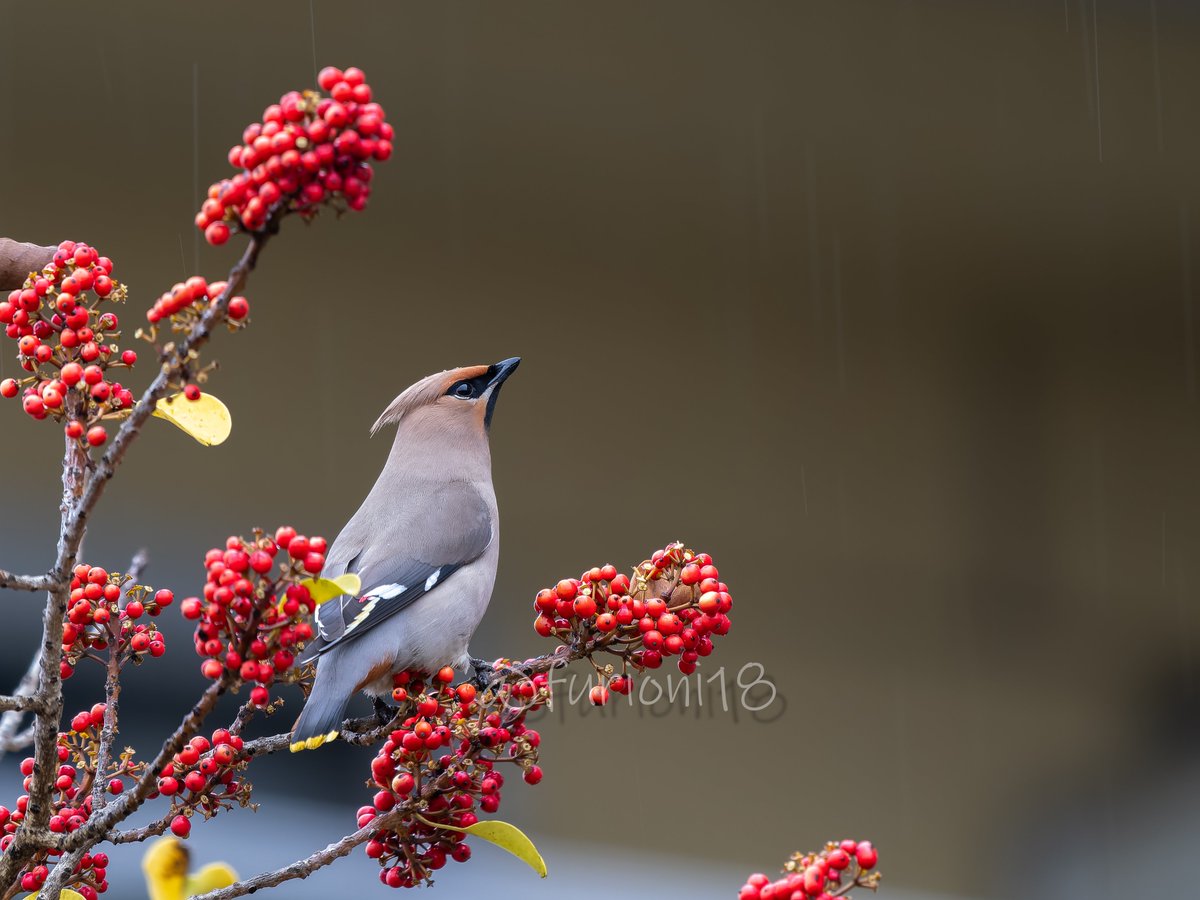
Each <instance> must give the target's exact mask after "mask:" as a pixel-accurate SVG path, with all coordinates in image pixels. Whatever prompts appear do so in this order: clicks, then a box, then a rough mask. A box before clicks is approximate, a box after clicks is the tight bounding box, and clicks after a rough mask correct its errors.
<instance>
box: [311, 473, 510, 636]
mask: <svg viewBox="0 0 1200 900" xmlns="http://www.w3.org/2000/svg"><path fill="white" fill-rule="evenodd" d="M420 506H421V507H422V509H421V510H420V513H419V514H418V515H413V510H412V508H411V507H409V508H408V509H406V510H403V511H397V513H396V515H397V521H393V522H385V521H380V522H378V523H372V522H370V516H364V519H363V523H362V526H361V527H360V528H358V529H356V530H358V531H359V532H360V533H359V534H353V533H350V534H347V533H344V534H342V535H339V536H338V540H337V541H336V542H335V546H334V547H332V548H330V556H331V557H333V556H334V553H335V552H338V553H339V554H340V555H346V553H347V551H346V549H345V548H344V546H343V547H342V548H339V547H338V546H337V544H340V543H342V541H343V540H354V539H356V538H357V542H358V543H360V544H361V546H362V547H363V549H362V550H361V551H360V552H357V553H355V554H354V555H353V558H352V559H350V561H349V562H348V564H347V565H346V567H345V571H347V572H355V573H357V574H358V577H359V579H360V580H361V582H362V586H363V593H362V594H361V595H360V596H358V597H350V596H346V597H342V598H341V600H340V601H330V602H329V603H326V604H324V605H322V606H321V607H320V608H319V610H318V613H317V634H318V641H317V645H316V646H314V647H312V648H311V650H310V653H309V654H306V655H308V656H309V657H310V658H311V657H313V656H319V655H320V654H322V653H324V652H326V651H327V650H329V649H330V648H332V647H334V646H337V645H340V644H344V643H346V642H347V641H351V640H354V639H355V638H357V637H359V636H360V635H362V634H365V633H366V632H367V631H369V630H371V629H372V628H374V627H375V626H376V625H378V624H379V623H380V622H384V621H386V620H387V619H389V618H390V617H391V616H393V615H395V614H396V613H398V612H400V611H401V610H402V609H404V608H405V607H407V606H410V605H412V604H413V603H415V602H416V601H417V600H419V599H420V598H421V597H423V596H425V595H426V594H427V593H429V592H430V591H432V590H433V589H434V588H436V587H437V586H438V585H440V584H444V583H445V582H446V580H447V579H448V578H450V576H451V575H453V574H454V572H455V571H457V570H458V569H460V568H462V567H463V566H465V565H467V564H469V563H471V562H473V561H474V560H476V559H478V558H479V557H480V555H482V554H483V551H484V550H486V549H487V546H488V544H490V543H491V541H492V536H493V535H492V522H491V515H490V514H489V511H488V505H487V503H486V502H485V501H484V499H483V497H482V496H481V495H480V493H479V491H478V490H477V489H476V488H475V486H474V485H472V484H470V483H468V482H462V481H454V482H447V483H444V484H441V485H438V486H436V487H434V488H432V489H431V490H430V491H429V492H428V493H427V494H425V495H424V497H423V499H422V502H421V503H420ZM363 513H364V511H363V510H360V513H359V515H360V516H362V515H363ZM349 531H350V527H349V526H348V527H347V532H349Z"/></svg>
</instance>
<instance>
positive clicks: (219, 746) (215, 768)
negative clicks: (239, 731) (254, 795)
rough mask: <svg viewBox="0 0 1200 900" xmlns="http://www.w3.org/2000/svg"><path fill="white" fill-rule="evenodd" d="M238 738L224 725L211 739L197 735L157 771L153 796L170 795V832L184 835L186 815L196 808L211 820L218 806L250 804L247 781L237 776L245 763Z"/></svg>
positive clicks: (189, 827) (189, 826)
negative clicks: (156, 784)
mask: <svg viewBox="0 0 1200 900" xmlns="http://www.w3.org/2000/svg"><path fill="white" fill-rule="evenodd" d="M242 746H243V744H242V738H241V736H240V735H236V734H231V733H230V732H229V731H228V730H227V729H225V728H218V729H217V730H216V731H214V732H213V735H212V740H209V739H208V738H206V737H204V736H203V735H197V736H196V737H194V738H192V740H191V742H190V743H188V744H187V746H185V747H184V748H183V749H182V750H180V751H179V752H178V753H176V754H175V757H174V759H173V760H172V761H171V762H169V763H168V764H167V765H166V766H165V767H164V768H163V770H162V771H161V772H159V774H158V791H157V795H159V796H163V797H170V798H171V813H172V814H173V815H172V817H171V819H170V822H169V823H168V824H169V827H170V829H171V833H172V834H174V835H175V836H176V837H181V838H185V837H187V836H188V835H189V834H190V833H191V830H192V823H191V819H190V818H189V817H190V816H191V815H193V814H194V813H195V812H196V811H199V812H200V813H201V815H203V816H204V818H205V819H211V818H212V817H213V816H215V815H216V814H217V812H218V811H220V810H221V809H232V808H233V806H234V805H235V804H236V805H238V806H243V807H245V806H249V805H250V792H251V786H250V782H248V781H246V780H245V779H244V778H239V775H240V773H241V771H242V770H244V769H245V768H246V766H247V765H249V760H248V759H242V758H241V750H242Z"/></svg>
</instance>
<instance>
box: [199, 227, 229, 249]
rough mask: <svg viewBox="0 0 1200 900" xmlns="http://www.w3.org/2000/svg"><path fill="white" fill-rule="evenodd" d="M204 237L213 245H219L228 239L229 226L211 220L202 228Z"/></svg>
mask: <svg viewBox="0 0 1200 900" xmlns="http://www.w3.org/2000/svg"><path fill="white" fill-rule="evenodd" d="M204 239H205V240H206V241H208V242H209V243H210V244H212V245H213V246H214V247H219V246H221V245H222V244H224V243H225V242H226V241H227V240H229V226H228V225H226V224H225V223H224V222H213V223H212V224H211V225H209V226H208V227H207V228H205V229H204Z"/></svg>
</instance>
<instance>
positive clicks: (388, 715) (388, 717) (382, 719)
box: [373, 697, 396, 725]
mask: <svg viewBox="0 0 1200 900" xmlns="http://www.w3.org/2000/svg"><path fill="white" fill-rule="evenodd" d="M373 703H374V706H375V718H377V719H378V720H379V724H380V725H386V724H387V723H388V722H390V721H392V719H393V718H395V715H396V710H395V709H394V708H393V707H391V706H389V705H388V704H387V703H385V702H384V701H383V698H382V697H375V698H374V700H373Z"/></svg>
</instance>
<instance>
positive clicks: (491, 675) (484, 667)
mask: <svg viewBox="0 0 1200 900" xmlns="http://www.w3.org/2000/svg"><path fill="white" fill-rule="evenodd" d="M471 668H472V669H474V670H475V675H474V676H473V677H472V678H471V683H472V684H473V685H475V687H476V688H478V689H479V690H481V691H482V690H483V689H484V688H486V687H487V686H488V685H489V684H491V683H492V682H493V681H495V680H496V667H495V666H493V665H492V664H491V663H490V662H488V661H487V660H486V659H476V658H475V657H474V656H472V657H471Z"/></svg>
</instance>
